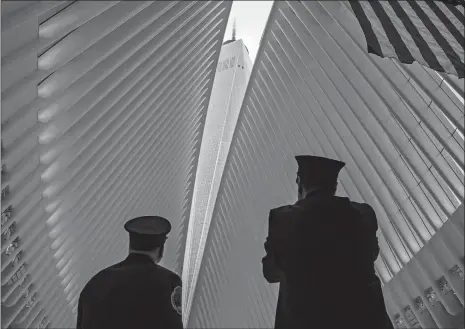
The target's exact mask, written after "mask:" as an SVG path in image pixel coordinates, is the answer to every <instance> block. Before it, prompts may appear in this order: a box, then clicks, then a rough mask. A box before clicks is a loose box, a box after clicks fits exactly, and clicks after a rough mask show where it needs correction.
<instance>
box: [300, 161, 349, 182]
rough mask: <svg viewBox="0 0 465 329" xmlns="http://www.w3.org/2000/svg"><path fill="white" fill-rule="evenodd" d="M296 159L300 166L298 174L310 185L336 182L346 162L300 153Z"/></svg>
mask: <svg viewBox="0 0 465 329" xmlns="http://www.w3.org/2000/svg"><path fill="white" fill-rule="evenodd" d="M295 159H296V161H297V165H298V166H299V168H298V170H297V175H298V176H299V178H300V179H301V181H302V182H303V183H304V184H308V185H315V184H317V185H321V184H333V183H336V182H337V178H338V176H339V172H340V171H341V169H342V168H344V166H345V163H344V162H341V161H338V160H333V159H328V158H324V157H318V156H312V155H298V156H296V157H295Z"/></svg>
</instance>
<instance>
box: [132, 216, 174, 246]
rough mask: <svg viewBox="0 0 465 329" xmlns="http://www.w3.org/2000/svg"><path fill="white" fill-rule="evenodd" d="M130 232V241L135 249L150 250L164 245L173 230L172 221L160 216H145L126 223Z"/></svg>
mask: <svg viewBox="0 0 465 329" xmlns="http://www.w3.org/2000/svg"><path fill="white" fill-rule="evenodd" d="M124 229H125V230H126V231H127V232H129V243H130V245H131V248H132V249H134V250H141V251H150V250H153V249H156V248H157V247H161V246H163V244H164V243H165V241H166V239H167V235H168V233H169V232H170V231H171V224H170V222H169V221H168V220H167V219H166V218H163V217H160V216H143V217H137V218H133V219H131V220H129V221H128V222H127V223H126V224H124Z"/></svg>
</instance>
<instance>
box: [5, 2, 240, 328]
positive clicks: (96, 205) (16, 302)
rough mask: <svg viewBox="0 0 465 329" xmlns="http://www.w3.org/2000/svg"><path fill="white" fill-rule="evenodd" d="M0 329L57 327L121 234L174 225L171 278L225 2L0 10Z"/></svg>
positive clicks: (28, 5) (121, 244)
mask: <svg viewBox="0 0 465 329" xmlns="http://www.w3.org/2000/svg"><path fill="white" fill-rule="evenodd" d="M1 6H2V35H1V37H2V49H1V50H2V85H1V90H2V102H1V105H2V109H1V123H2V134H1V137H2V222H1V229H2V246H1V248H2V262H1V266H2V267H1V273H2V276H1V279H2V282H1V284H2V296H1V301H2V318H1V322H2V328H7V327H11V328H36V327H39V326H40V327H45V326H49V327H50V328H70V327H74V326H75V314H74V313H75V311H76V305H77V300H78V297H79V294H80V292H81V289H82V288H83V286H84V285H85V283H86V282H87V281H88V280H89V279H90V278H91V276H93V275H94V274H96V273H97V272H98V271H99V270H101V269H103V268H104V267H106V266H108V265H110V264H113V263H115V262H117V261H119V260H122V259H123V258H124V257H125V255H126V253H127V248H128V240H127V234H126V233H125V231H124V229H123V223H124V222H125V221H126V220H128V219H130V218H133V217H136V216H139V215H161V216H164V217H166V218H168V219H169V220H170V221H171V223H172V226H173V229H172V232H171V233H170V235H169V239H168V242H167V248H166V261H165V264H166V265H167V266H168V267H169V268H172V269H174V270H175V271H176V272H178V273H179V274H180V273H181V271H182V260H183V257H184V247H185V246H184V245H185V238H186V234H187V221H188V216H189V214H190V206H191V196H192V190H193V185H194V184H193V183H194V177H195V176H194V175H195V173H196V166H197V162H198V154H199V150H200V141H201V133H202V131H203V125H204V121H205V117H206V113H207V107H208V102H209V97H210V94H211V87H212V83H213V78H214V74H215V68H216V65H217V60H218V57H219V52H220V48H221V41H222V39H223V34H224V30H225V27H226V23H227V19H228V15H229V12H230V7H231V2H224V1H187V2H185V1H121V2H118V1H24V2H23V1H2V3H1Z"/></svg>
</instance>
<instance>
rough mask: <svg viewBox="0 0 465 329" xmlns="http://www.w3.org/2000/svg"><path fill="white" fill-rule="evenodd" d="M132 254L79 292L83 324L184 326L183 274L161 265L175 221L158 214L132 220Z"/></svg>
mask: <svg viewBox="0 0 465 329" xmlns="http://www.w3.org/2000/svg"><path fill="white" fill-rule="evenodd" d="M124 228H125V229H126V231H128V232H129V244H130V246H129V256H128V257H127V258H126V259H125V260H124V261H122V262H120V263H118V264H116V265H113V266H111V267H108V268H106V269H104V270H103V271H101V272H99V273H98V274H97V275H95V276H94V277H93V278H92V279H91V280H90V281H89V282H88V283H87V285H86V286H85V287H84V289H83V290H82V292H81V296H80V298H79V305H78V316H77V328H78V329H101V328H108V329H115V328H125V329H130V328H134V329H135V328H141V329H145V328H147V329H148V328H150V329H156V328H160V329H182V328H183V325H182V319H181V278H180V277H179V276H178V275H176V274H175V273H173V272H171V271H169V270H167V269H165V268H163V267H161V266H159V265H158V262H159V261H160V260H161V258H162V257H163V249H164V244H165V241H166V239H167V234H168V233H169V232H170V230H171V224H170V222H169V221H168V220H167V219H165V218H162V217H158V216H145V217H138V218H134V219H132V220H130V221H128V222H127V223H126V224H125V226H124Z"/></svg>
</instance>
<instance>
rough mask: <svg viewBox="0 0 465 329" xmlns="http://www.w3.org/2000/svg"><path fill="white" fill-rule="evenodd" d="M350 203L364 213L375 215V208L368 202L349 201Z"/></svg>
mask: <svg viewBox="0 0 465 329" xmlns="http://www.w3.org/2000/svg"><path fill="white" fill-rule="evenodd" d="M351 204H352V207H354V208H355V209H357V210H358V211H360V212H361V213H362V214H364V215H370V216H372V215H375V210H374V209H373V208H372V207H371V206H370V205H369V204H368V203H364V202H355V201H351Z"/></svg>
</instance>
